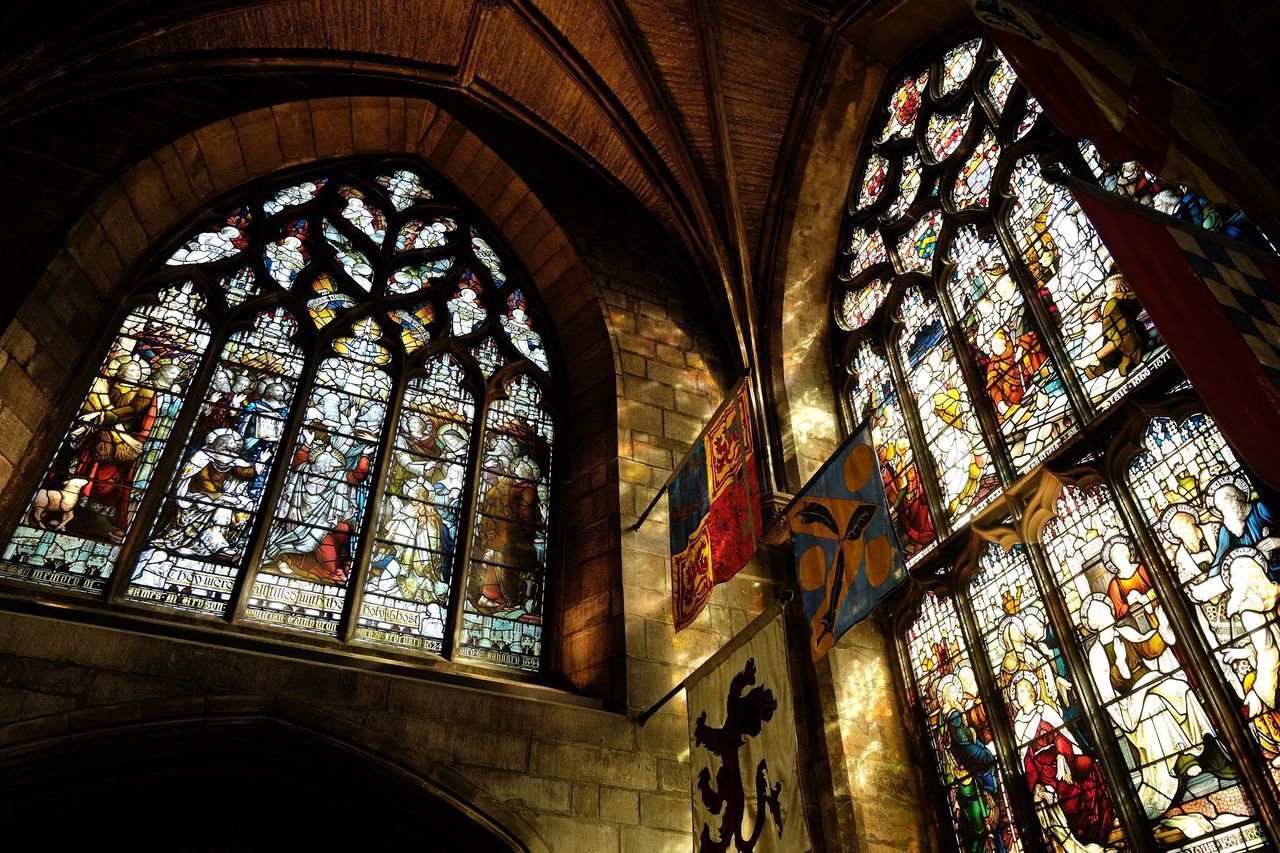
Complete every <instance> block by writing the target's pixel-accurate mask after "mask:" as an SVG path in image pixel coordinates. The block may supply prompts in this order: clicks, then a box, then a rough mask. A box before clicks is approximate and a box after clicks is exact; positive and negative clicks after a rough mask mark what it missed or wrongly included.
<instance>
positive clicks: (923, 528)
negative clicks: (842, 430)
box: [850, 342, 937, 561]
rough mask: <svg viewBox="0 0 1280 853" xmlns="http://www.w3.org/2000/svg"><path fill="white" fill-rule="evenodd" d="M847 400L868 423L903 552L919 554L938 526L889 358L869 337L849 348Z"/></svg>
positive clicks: (906, 554) (935, 533)
mask: <svg viewBox="0 0 1280 853" xmlns="http://www.w3.org/2000/svg"><path fill="white" fill-rule="evenodd" d="M851 368H852V373H853V375H854V384H853V388H852V390H851V400H850V402H851V404H852V408H853V410H854V411H855V412H856V413H857V415H858V416H859V417H865V418H868V419H869V420H870V423H871V437H872V439H873V440H874V441H875V444H876V455H877V456H878V457H879V459H880V475H881V477H882V479H883V480H884V495H885V502H886V504H887V505H888V507H889V514H890V515H891V516H892V517H893V525H894V529H895V530H896V531H897V534H898V542H899V543H900V545H901V546H902V551H903V556H904V557H906V558H907V560H908V561H910V560H911V559H912V558H919V557H920V556H922V555H923V554H924V553H925V551H926V549H927V548H928V547H929V546H930V545H932V544H933V543H934V542H935V541H936V540H937V528H936V527H935V526H934V524H933V517H932V516H931V515H930V513H929V504H928V502H927V501H926V499H925V494H924V483H923V481H922V480H921V478H920V468H919V465H917V463H916V458H915V453H914V452H913V450H912V447H911V440H910V438H908V433H907V422H906V420H905V418H904V417H903V413H902V405H901V400H900V398H899V397H898V393H897V390H896V389H895V388H894V385H893V377H892V375H891V374H890V370H889V362H888V360H886V359H885V357H884V356H883V355H882V354H880V353H879V352H877V351H876V350H875V349H874V348H873V347H872V345H871V344H870V343H869V342H865V343H863V344H862V346H860V347H859V348H858V351H857V352H856V353H855V354H854V357H853V364H852V365H851Z"/></svg>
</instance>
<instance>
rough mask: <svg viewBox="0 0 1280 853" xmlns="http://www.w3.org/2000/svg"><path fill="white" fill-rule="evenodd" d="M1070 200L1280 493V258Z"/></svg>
mask: <svg viewBox="0 0 1280 853" xmlns="http://www.w3.org/2000/svg"><path fill="white" fill-rule="evenodd" d="M1073 192H1074V193H1075V197H1076V200H1077V201H1079V202H1080V206H1081V207H1082V208H1083V209H1084V212H1085V214H1086V215H1087V216H1088V217H1089V220H1090V221H1091V222H1092V223H1093V224H1094V227H1096V228H1097V229H1098V233H1099V234H1100V235H1101V236H1102V239H1103V242H1105V243H1106V244H1107V248H1108V249H1110V250H1111V254H1112V255H1113V256H1114V257H1115V259H1116V262H1117V263H1118V264H1119V265H1120V269H1121V270H1123V271H1124V275H1125V278H1127V279H1128V280H1129V283H1130V284H1131V285H1132V286H1133V292H1134V293H1135V294H1137V296H1138V299H1139V300H1140V301H1141V302H1142V304H1143V306H1144V307H1145V308H1146V309H1147V311H1148V312H1149V313H1150V314H1151V319H1152V320H1153V321H1155V324H1156V330H1157V331H1158V332H1159V333H1160V336H1161V337H1162V338H1164V340H1165V342H1166V343H1167V344H1168V345H1169V351H1170V352H1171V353H1172V354H1173V357H1174V358H1175V359H1177V361H1178V364H1179V365H1180V366H1181V367H1182V370H1183V372H1184V373H1186V375H1187V378H1188V379H1190V380H1191V382H1192V384H1194V385H1195V387H1196V391H1197V392H1198V393H1199V394H1200V396H1201V398H1203V400H1204V403H1205V405H1206V406H1207V407H1208V408H1209V412H1210V414H1212V415H1213V417H1214V419H1215V420H1216V421H1217V422H1218V425H1219V426H1220V427H1221V428H1222V431H1223V432H1224V433H1226V435H1227V437H1228V438H1230V439H1231V443H1232V444H1233V445H1235V448H1236V450H1238V451H1239V452H1240V455H1241V456H1243V457H1244V459H1245V461H1246V462H1248V463H1249V465H1250V466H1251V467H1252V468H1253V470H1254V471H1255V472H1256V473H1257V474H1258V476H1259V477H1261V478H1262V479H1263V480H1265V481H1267V483H1269V484H1270V485H1271V486H1273V487H1276V488H1280V443H1277V442H1276V435H1278V434H1280V258H1277V257H1275V256H1272V255H1267V254H1265V253H1262V252H1259V251H1257V250H1254V249H1249V248H1246V247H1244V246H1242V245H1241V244H1239V243H1236V242H1235V241H1232V240H1228V239H1226V238H1223V237H1220V236H1218V235H1217V234H1213V233H1211V232H1209V231H1204V230H1199V229H1193V228H1190V227H1188V226H1185V225H1183V224H1182V223H1179V222H1175V221H1174V220H1171V219H1166V218H1165V217H1159V216H1158V214H1154V213H1148V212H1147V211H1146V210H1145V209H1143V208H1139V207H1136V206H1130V205H1128V204H1126V203H1123V202H1117V201H1115V200H1112V199H1110V198H1106V197H1103V196H1101V195H1098V194H1095V192H1096V191H1095V192H1090V191H1089V190H1087V189H1082V188H1080V187H1079V186H1074V187H1073Z"/></svg>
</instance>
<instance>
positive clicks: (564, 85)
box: [475, 7, 672, 225]
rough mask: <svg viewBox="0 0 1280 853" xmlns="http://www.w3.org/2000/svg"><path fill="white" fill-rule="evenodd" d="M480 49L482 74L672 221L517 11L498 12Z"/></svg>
mask: <svg viewBox="0 0 1280 853" xmlns="http://www.w3.org/2000/svg"><path fill="white" fill-rule="evenodd" d="M475 49H476V50H477V51H478V52H479V54H478V59H477V63H476V79H477V81H482V82H483V83H484V84H485V85H487V87H488V88H490V89H492V90H494V91H495V92H497V93H500V95H501V96H503V97H505V98H507V99H509V100H510V101H512V102H514V103H516V104H518V105H519V106H520V107H522V108H523V109H524V110H526V111H528V112H529V113H531V114H532V115H534V116H535V117H537V118H538V119H540V120H541V121H543V122H545V123H546V124H547V125H548V126H550V127H552V128H553V129H555V130H556V131H558V132H559V133H561V134H563V135H564V136H565V137H566V138H567V139H568V140H570V141H571V142H572V143H573V144H574V145H576V146H577V147H579V148H580V149H581V150H582V151H583V153H585V154H586V155H587V157H588V158H589V159H591V160H594V161H595V162H597V163H599V164H600V165H601V166H602V167H603V168H604V170H605V171H606V172H607V173H608V174H610V175H612V177H613V178H614V179H615V180H617V181H618V182H620V183H621V184H622V185H623V186H625V187H626V188H627V189H628V190H629V191H630V192H631V193H632V194H633V195H634V196H635V198H636V199H637V200H638V201H639V202H640V203H641V204H643V205H644V206H645V207H647V208H649V209H650V210H651V211H653V212H654V213H656V214H658V215H659V217H660V218H661V219H662V220H663V221H664V222H665V223H666V224H668V225H671V224H672V218H671V214H670V211H669V210H667V209H666V208H665V206H664V205H663V203H662V201H661V194H660V193H659V192H658V190H657V189H656V188H655V187H654V186H653V184H652V183H651V181H650V179H649V176H648V175H647V174H646V172H645V170H644V168H643V167H642V166H641V165H640V164H639V163H638V162H637V161H636V158H635V155H634V152H632V151H631V150H630V149H629V148H628V146H627V143H626V141H625V140H624V139H623V138H622V136H621V135H620V134H619V132H618V130H617V128H616V127H615V126H614V125H612V124H611V123H610V121H609V119H608V118H607V117H606V116H605V114H604V113H603V112H602V111H601V109H600V107H599V106H598V105H597V104H596V103H595V102H594V101H593V100H592V99H591V98H590V97H588V95H587V93H586V92H584V91H583V90H582V88H581V87H580V86H579V85H578V84H577V83H575V82H574V80H573V79H572V77H571V76H570V75H569V74H568V73H567V72H566V70H565V67H564V65H563V64H562V63H561V61H560V60H559V59H558V58H557V57H556V56H554V55H553V54H552V53H551V52H550V51H549V50H548V49H547V48H546V47H544V46H543V44H542V43H541V42H540V41H539V40H538V39H536V38H535V37H534V36H533V34H532V33H531V32H530V31H529V29H528V27H526V26H525V24H524V23H522V22H521V21H520V20H519V18H518V17H517V15H516V13H515V12H513V11H512V10H511V9H509V8H506V7H503V8H501V9H499V10H498V11H497V12H495V13H494V14H492V15H491V16H490V17H489V18H488V20H487V22H486V24H485V26H484V28H483V31H482V33H481V35H480V38H479V41H478V42H477V44H476V46H475Z"/></svg>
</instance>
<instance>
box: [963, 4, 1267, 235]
mask: <svg viewBox="0 0 1280 853" xmlns="http://www.w3.org/2000/svg"><path fill="white" fill-rule="evenodd" d="M971 2H972V4H973V9H974V13H975V14H976V15H977V17H978V20H980V21H981V22H982V23H983V25H984V26H985V27H986V29H987V31H988V32H989V33H990V35H991V38H992V39H993V40H994V41H995V43H996V45H997V46H998V47H999V48H1000V51H1001V52H1002V53H1003V54H1004V55H1005V58H1006V59H1008V60H1009V64H1010V65H1012V66H1013V70H1014V71H1015V72H1017V75H1018V79H1019V80H1020V81H1022V84H1023V85H1024V86H1026V87H1027V92H1029V93H1030V94H1031V95H1032V96H1033V97H1034V98H1035V99H1036V100H1037V101H1039V102H1040V105H1041V106H1043V107H1044V112H1045V115H1046V116H1048V118H1049V121H1051V122H1052V123H1053V126H1054V127H1056V128H1058V129H1059V130H1061V131H1062V132H1063V133H1066V134H1068V135H1070V136H1075V137H1082V138H1085V139H1088V140H1090V141H1091V142H1093V144H1094V145H1096V146H1097V148H1098V152H1099V153H1100V154H1101V155H1102V156H1103V157H1104V158H1105V159H1107V160H1110V161H1111V162H1113V163H1123V162H1126V161H1128V160H1137V161H1138V162H1139V163H1141V164H1142V165H1143V166H1144V167H1146V168H1147V169H1148V170H1150V171H1151V172H1154V173H1155V174H1157V175H1159V176H1160V177H1162V178H1164V179H1165V180H1168V181H1175V182H1177V183H1180V184H1186V185H1187V186H1189V187H1191V188H1192V189H1195V190H1196V191H1197V192H1199V193H1201V194H1202V195H1206V196H1209V197H1210V198H1214V199H1220V200H1222V201H1226V202H1228V203H1230V204H1232V205H1234V206H1236V207H1239V208H1242V209H1243V210H1244V211H1245V213H1246V214H1251V215H1253V216H1255V217H1256V216H1257V211H1258V209H1259V203H1258V201H1257V197H1256V193H1255V192H1254V191H1253V190H1252V189H1251V188H1250V187H1249V186H1248V185H1247V184H1246V183H1245V182H1244V181H1242V180H1241V179H1240V178H1239V175H1238V172H1239V169H1240V168H1241V166H1240V162H1241V161H1240V158H1235V157H1231V156H1230V155H1231V152H1232V145H1233V144H1232V143H1231V141H1230V140H1229V139H1228V138H1227V136H1226V134H1225V132H1224V131H1223V130H1222V127H1221V124H1220V123H1219V122H1218V121H1217V119H1216V117H1215V116H1214V115H1213V111H1212V109H1211V108H1210V107H1209V105H1208V104H1206V103H1205V102H1204V99H1203V98H1202V97H1200V96H1199V95H1197V94H1195V93H1194V92H1191V91H1189V90H1187V89H1185V88H1183V87H1181V86H1175V85H1173V84H1172V83H1170V82H1169V80H1168V78H1167V77H1166V76H1165V75H1164V74H1162V73H1160V71H1159V70H1158V69H1155V68H1151V67H1147V66H1145V65H1140V64H1139V63H1137V62H1135V61H1134V60H1133V59H1131V58H1129V57H1127V56H1125V55H1123V54H1121V53H1120V52H1118V51H1116V50H1114V49H1112V48H1110V47H1108V46H1107V45H1105V44H1103V43H1102V42H1100V41H1099V40H1098V39H1096V38H1093V37H1091V36H1089V35H1087V34H1085V33H1082V32H1079V31H1078V30H1076V29H1074V28H1072V29H1068V28H1067V27H1066V26H1065V25H1063V24H1061V23H1059V22H1057V21H1055V20H1054V19H1053V18H1051V17H1049V16H1047V15H1045V14H1044V13H1043V12H1040V11H1032V10H1030V9H1029V8H1027V7H1026V6H1023V5H1022V4H1021V3H1019V2H1017V0H971Z"/></svg>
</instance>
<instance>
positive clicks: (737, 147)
mask: <svg viewBox="0 0 1280 853" xmlns="http://www.w3.org/2000/svg"><path fill="white" fill-rule="evenodd" d="M711 11H712V17H713V25H714V27H715V33H716V47H717V50H718V57H719V65H720V85H721V89H722V92H723V96H724V105H725V114H726V119H727V123H728V134H729V141H730V144H731V146H732V156H733V161H734V166H735V167H736V171H737V178H738V195H739V204H740V206H741V208H742V210H741V213H742V219H743V224H744V228H745V230H746V236H747V246H748V247H749V250H750V252H751V255H752V257H753V258H754V257H755V255H756V254H757V253H758V251H759V246H758V242H759V235H760V228H761V223H762V220H763V217H764V208H765V204H766V202H767V199H768V196H769V188H770V185H771V184H772V183H773V177H774V171H775V169H776V167H777V164H778V151H779V149H780V147H781V145H782V137H783V134H784V133H785V132H786V129H787V120H788V118H789V117H790V115H791V110H792V108H793V107H794V104H795V98H796V86H797V85H798V83H799V81H800V77H801V75H802V74H803V72H804V66H805V61H806V60H807V58H808V55H809V50H810V47H811V45H812V43H813V40H814V38H815V37H816V36H817V34H818V33H817V25H816V24H815V22H814V21H813V20H812V19H811V18H809V17H807V16H802V15H800V14H797V13H795V12H789V11H787V10H786V9H783V8H780V7H778V6H776V5H774V4H770V3H760V2H755V0H711Z"/></svg>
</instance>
